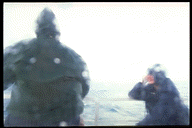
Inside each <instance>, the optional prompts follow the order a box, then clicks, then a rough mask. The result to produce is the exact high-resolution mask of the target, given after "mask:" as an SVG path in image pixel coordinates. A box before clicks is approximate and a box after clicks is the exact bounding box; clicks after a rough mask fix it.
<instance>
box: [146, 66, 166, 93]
mask: <svg viewBox="0 0 192 128" xmlns="http://www.w3.org/2000/svg"><path fill="white" fill-rule="evenodd" d="M165 79H166V73H165V70H164V69H163V67H162V65H160V64H155V65H153V66H152V67H151V68H148V73H147V76H146V77H145V80H146V81H147V84H148V85H150V86H154V87H155V89H156V90H157V89H158V87H159V86H161V85H163V82H164V80H165Z"/></svg>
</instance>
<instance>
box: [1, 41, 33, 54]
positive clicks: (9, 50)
mask: <svg viewBox="0 0 192 128" xmlns="http://www.w3.org/2000/svg"><path fill="white" fill-rule="evenodd" d="M34 40H35V39H34V38H33V39H24V40H21V41H18V42H16V43H14V44H13V45H10V46H8V47H6V48H5V50H4V54H12V55H16V54H17V53H19V52H20V51H22V50H24V49H25V48H26V46H28V45H29V44H31V42H33V41H34Z"/></svg>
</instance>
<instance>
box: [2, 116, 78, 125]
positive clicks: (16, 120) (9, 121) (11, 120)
mask: <svg viewBox="0 0 192 128" xmlns="http://www.w3.org/2000/svg"><path fill="white" fill-rule="evenodd" d="M60 123H61V122H59V121H58V122H42V121H33V120H27V119H24V118H20V117H14V116H12V115H10V114H9V115H8V116H7V117H6V119H5V123H4V126H5V127H10V126H25V127H27V126H28V127H29V126H60ZM66 123H67V126H78V125H79V124H80V116H78V117H76V118H74V119H72V120H69V121H66Z"/></svg>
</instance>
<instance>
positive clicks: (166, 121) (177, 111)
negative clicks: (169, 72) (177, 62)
mask: <svg viewBox="0 0 192 128" xmlns="http://www.w3.org/2000/svg"><path fill="white" fill-rule="evenodd" d="M128 96H129V97H130V98H133V99H136V100H142V101H145V105H146V109H147V115H146V117H145V118H144V119H143V120H141V121H140V122H139V123H137V124H136V125H189V109H188V108H187V107H186V106H185V105H184V104H183V102H182V101H181V99H180V95H179V92H178V90H177V88H176V87H175V85H174V84H173V82H172V81H171V80H170V79H169V78H167V77H166V76H165V71H163V70H161V65H160V64H156V65H154V66H153V67H152V68H149V69H148V75H147V76H146V77H145V78H144V79H143V81H142V82H139V83H137V84H136V85H135V86H134V88H133V89H132V90H131V91H130V92H129V93H128Z"/></svg>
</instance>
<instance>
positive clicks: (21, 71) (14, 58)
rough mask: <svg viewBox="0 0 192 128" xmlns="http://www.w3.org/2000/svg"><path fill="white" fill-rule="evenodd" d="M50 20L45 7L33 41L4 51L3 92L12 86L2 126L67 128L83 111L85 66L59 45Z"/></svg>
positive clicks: (79, 58)
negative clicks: (61, 126)
mask: <svg viewBox="0 0 192 128" xmlns="http://www.w3.org/2000/svg"><path fill="white" fill-rule="evenodd" d="M54 19H55V15H54V14H53V12H52V11H50V10H49V9H47V8H45V9H44V10H43V12H42V13H41V15H40V17H39V19H38V20H37V24H38V26H37V30H36V34H37V38H34V39H32V40H30V41H27V43H26V42H25V41H21V42H19V43H17V44H16V45H14V46H12V47H9V48H7V49H6V50H5V53H4V90H5V89H7V88H8V86H9V84H10V83H14V85H13V88H12V93H11V100H10V103H9V105H8V107H7V109H6V110H7V112H8V113H9V115H8V117H7V119H6V120H5V126H58V125H59V123H60V122H62V121H65V122H68V125H69V124H70V123H69V122H70V120H74V119H75V118H77V117H78V116H79V115H80V114H81V113H82V112H83V108H84V105H83V102H82V99H83V98H84V97H85V95H87V93H88V91H89V85H88V83H87V81H88V79H89V78H88V76H87V77H86V76H84V75H83V74H84V72H85V71H87V70H86V63H85V62H84V61H83V60H82V58H81V57H80V56H79V55H78V54H77V53H76V52H75V51H73V50H72V49H70V48H68V47H67V46H63V45H61V43H60V42H59V40H58V38H57V37H58V36H59V34H60V33H59V31H57V29H56V27H55V25H54V24H53V20H54ZM77 120H78V119H77ZM71 125H73V123H71Z"/></svg>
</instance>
